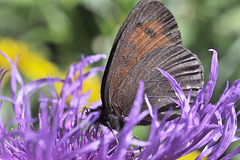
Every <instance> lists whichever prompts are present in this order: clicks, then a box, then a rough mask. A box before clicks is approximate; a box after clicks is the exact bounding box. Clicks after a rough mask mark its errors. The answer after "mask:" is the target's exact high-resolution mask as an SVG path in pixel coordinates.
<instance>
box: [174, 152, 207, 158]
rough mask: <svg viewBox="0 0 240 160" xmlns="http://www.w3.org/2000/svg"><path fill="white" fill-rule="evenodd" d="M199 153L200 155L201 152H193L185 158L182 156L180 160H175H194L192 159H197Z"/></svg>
mask: <svg viewBox="0 0 240 160" xmlns="http://www.w3.org/2000/svg"><path fill="white" fill-rule="evenodd" d="M200 153H201V152H199V151H193V152H191V153H189V154H187V155H186V156H183V157H181V158H178V159H177V160H194V159H196V158H197V156H199V155H200ZM202 160H207V158H206V157H205V158H202Z"/></svg>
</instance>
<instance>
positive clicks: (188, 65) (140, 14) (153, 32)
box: [99, 0, 203, 131]
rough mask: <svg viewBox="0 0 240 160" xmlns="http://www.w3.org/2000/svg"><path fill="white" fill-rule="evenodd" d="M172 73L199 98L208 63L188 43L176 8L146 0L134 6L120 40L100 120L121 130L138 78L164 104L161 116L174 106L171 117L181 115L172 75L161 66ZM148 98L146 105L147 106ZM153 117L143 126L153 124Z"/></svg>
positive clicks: (111, 62)
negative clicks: (178, 19) (181, 28)
mask: <svg viewBox="0 0 240 160" xmlns="http://www.w3.org/2000/svg"><path fill="white" fill-rule="evenodd" d="M156 67H159V68H161V69H163V70H165V71H167V72H168V73H169V74H171V75H172V76H173V77H174V78H175V79H176V80H177V82H178V83H180V84H181V87H182V89H183V91H184V92H185V94H186V95H187V94H188V93H189V91H190V90H192V98H194V97H195V96H196V94H197V92H198V90H199V89H201V88H202V87H203V67H202V65H201V62H200V61H199V59H198V58H197V56H196V55H195V54H193V53H191V52H190V51H189V50H187V49H185V48H184V47H183V46H182V40H181V33H180V31H179V29H178V25H177V22H176V20H175V18H174V17H173V15H172V13H171V12H170V11H169V10H168V9H167V8H166V7H165V6H164V5H163V4H162V3H160V2H159V1H158V0H140V1H139V2H138V3H137V4H136V6H135V7H134V8H133V9H132V11H131V12H130V14H129V15H128V17H127V18H126V20H125V21H124V23H123V24H122V26H121V28H120V30H119V31H118V34H117V36H116V38H115V40H114V43H113V47H112V50H111V53H110V56H109V59H108V62H107V66H106V69H105V72H104V76H103V79H102V87H101V98H102V103H103V104H102V107H100V108H99V109H101V114H100V117H99V122H100V123H102V124H103V125H106V126H107V127H109V128H110V129H116V130H118V131H119V130H121V128H122V127H123V125H124V117H127V116H128V114H129V112H130V110H131V107H132V105H133V102H134V99H135V96H136V93H137V90H138V83H137V82H138V81H139V80H142V81H143V82H144V93H146V94H147V96H148V99H149V101H150V103H151V105H152V106H158V108H159V110H158V116H159V120H161V119H162V118H163V116H164V115H165V113H166V112H167V111H168V110H169V109H170V108H171V107H173V108H174V109H173V111H172V112H171V115H170V117H169V120H170V119H174V118H176V117H178V116H179V115H180V114H181V110H180V108H176V104H175V103H174V102H173V101H172V100H171V99H170V97H171V98H176V96H175V92H174V90H173V88H172V86H171V85H170V83H169V82H168V80H167V79H166V78H165V77H164V76H163V75H162V74H161V73H160V72H159V71H158V70H157V69H156ZM146 109H147V105H146V103H145V102H144V103H143V105H142V110H146ZM150 123H151V117H150V116H148V117H146V118H144V119H143V120H142V121H141V122H140V123H139V125H148V124H150Z"/></svg>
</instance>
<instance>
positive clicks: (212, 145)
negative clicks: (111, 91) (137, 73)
mask: <svg viewBox="0 0 240 160" xmlns="http://www.w3.org/2000/svg"><path fill="white" fill-rule="evenodd" d="M211 51H213V59H212V69H211V74H210V77H209V81H208V83H207V85H206V86H205V87H204V88H203V89H202V90H201V91H200V92H199V93H198V95H197V97H196V99H195V101H194V102H193V104H190V96H191V94H189V96H188V97H186V96H185V95H184V92H183V90H182V89H181V87H180V85H179V84H178V83H177V82H176V80H175V79H174V78H173V77H171V75H169V74H168V73H167V72H165V71H163V70H161V69H158V70H159V71H160V72H161V73H162V74H163V75H164V76H165V77H166V78H167V79H168V80H169V82H170V83H171V85H172V87H173V88H174V90H175V93H176V95H177V97H178V99H176V100H174V101H175V102H176V103H177V105H178V106H179V107H181V111H182V114H181V116H180V117H179V118H177V119H174V120H172V121H167V118H168V116H169V115H170V113H171V110H169V112H168V114H166V115H165V117H164V118H163V119H162V121H161V122H158V117H157V112H158V111H157V108H152V107H151V104H150V103H149V102H148V99H147V95H143V89H144V87H143V86H144V84H143V83H142V82H139V90H138V93H137V96H136V99H135V102H134V104H133V107H132V109H131V111H130V113H129V116H128V117H126V118H125V121H126V123H125V125H124V127H123V129H122V130H121V131H120V132H119V133H118V135H117V137H115V135H114V134H113V133H112V132H111V131H110V130H109V129H108V128H106V127H104V126H101V125H100V124H98V123H96V120H97V119H98V116H99V115H100V113H99V111H96V112H91V113H89V114H84V112H82V110H83V109H84V107H85V106H86V105H89V106H90V107H91V108H96V107H98V106H99V105H101V101H97V102H95V103H90V104H89V103H87V101H88V99H89V97H90V92H86V93H85V92H83V91H82V88H83V82H84V81H85V80H86V79H88V78H90V77H92V76H94V75H95V74H97V73H98V72H99V71H102V70H103V67H98V68H94V69H91V70H90V71H89V72H87V73H84V72H83V68H84V67H86V66H87V65H89V64H92V63H94V62H96V61H98V60H100V59H102V58H104V57H105V56H104V55H96V56H89V57H86V58H85V57H82V61H80V62H79V63H77V64H76V65H73V66H70V69H69V72H68V74H67V76H66V78H65V79H64V80H62V79H59V78H45V79H39V80H36V81H33V82H30V83H28V84H24V82H23V80H22V78H21V75H20V74H19V72H18V70H17V67H16V65H15V64H14V63H13V62H12V61H11V59H10V58H8V57H7V56H6V55H5V54H3V53H1V54H2V55H3V56H4V57H5V58H6V59H7V60H8V62H9V63H10V65H11V69H12V70H11V97H7V96H3V95H1V96H0V99H1V103H0V107H2V106H3V105H4V104H5V103H7V102H9V103H11V105H12V107H13V110H14V114H15V119H14V120H12V121H11V122H9V123H8V124H6V125H4V124H3V122H2V118H1V117H0V158H1V159H22V160H24V159H39V160H41V159H44V160H45V159H73V158H75V159H177V158H179V157H182V156H184V155H186V154H188V153H190V152H192V151H195V150H197V149H200V148H204V149H203V151H202V153H201V154H200V155H199V156H198V157H197V159H201V158H203V157H206V156H209V159H218V158H219V157H220V156H221V155H222V154H223V153H224V151H225V150H226V149H227V147H228V146H229V145H230V144H231V143H232V142H234V141H236V140H238V139H239V136H237V135H236V131H237V114H236V111H235V106H234V104H235V103H236V101H237V100H238V99H239V97H240V80H237V81H235V82H234V83H233V84H232V85H231V87H229V85H228V83H227V87H226V89H225V91H224V93H223V94H222V96H221V97H220V99H219V101H218V102H217V103H216V104H211V103H209V101H210V99H211V96H212V93H213V89H214V87H215V83H216V80H217V71H218V61H217V53H216V51H214V50H211ZM5 74H6V71H5V70H3V69H2V70H0V75H1V78H0V80H2V79H3V77H4V75H5ZM54 83H63V87H62V90H61V94H60V96H58V95H57V93H56V91H55V89H54V87H53V84H54ZM44 86H45V88H46V87H48V92H49V93H50V96H46V95H45V94H42V92H40V91H39V89H40V88H42V87H44ZM18 88H20V89H19V90H18ZM39 92H40V93H39ZM34 94H39V95H40V96H39V114H38V117H32V113H31V107H32V106H31V103H30V99H31V97H32V96H33V95H34ZM69 96H71V100H70V102H68V101H66V100H67V98H68V97H69ZM143 96H145V99H146V103H147V104H148V107H149V110H147V111H144V112H141V104H142V101H143ZM148 114H150V115H151V117H152V123H151V130H150V134H149V139H148V141H141V140H137V139H134V138H133V133H132V129H133V127H134V126H136V125H137V124H138V123H139V122H140V121H141V120H142V119H143V118H144V117H145V116H147V115H148ZM10 124H15V126H17V127H15V128H12V129H11V130H8V127H9V125H10ZM116 138H117V139H118V140H116ZM133 146H136V147H133ZM139 147H141V148H139ZM239 152H240V149H239V148H237V149H236V150H235V151H234V152H232V153H230V154H229V155H227V156H225V157H224V158H223V159H229V158H231V157H233V156H235V155H236V154H238V153H239Z"/></svg>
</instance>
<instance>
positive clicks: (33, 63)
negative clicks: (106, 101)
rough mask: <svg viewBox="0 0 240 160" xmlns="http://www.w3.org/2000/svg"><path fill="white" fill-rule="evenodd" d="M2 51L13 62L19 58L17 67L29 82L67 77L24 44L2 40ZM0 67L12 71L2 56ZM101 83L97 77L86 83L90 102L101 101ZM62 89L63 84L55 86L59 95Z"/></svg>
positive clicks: (85, 88)
mask: <svg viewBox="0 0 240 160" xmlns="http://www.w3.org/2000/svg"><path fill="white" fill-rule="evenodd" d="M0 50H1V51H2V52H4V53H5V54H7V55H8V56H9V57H10V58H11V59H12V60H13V61H14V60H15V59H16V58H18V61H17V67H18V69H19V71H20V72H21V74H22V75H24V76H25V77H27V78H28V79H29V80H36V79H39V78H46V77H47V76H49V77H59V78H64V77H65V75H66V72H61V71H60V70H59V69H58V66H57V64H55V63H53V62H50V61H48V59H47V58H46V57H45V56H44V54H42V53H38V52H35V51H32V50H31V49H30V48H29V46H28V45H27V44H26V43H24V42H18V41H15V40H13V39H9V38H5V39H2V40H0ZM0 67H4V68H7V69H10V65H9V63H8V62H7V61H6V59H4V58H3V57H2V56H0ZM100 83H101V82H100V80H99V78H98V77H97V76H95V77H92V78H89V79H88V80H87V81H85V83H84V85H83V92H86V91H88V90H91V91H92V94H91V97H90V99H89V102H95V101H97V100H99V99H100ZM61 87H62V85H61V84H56V85H55V88H56V90H57V92H58V94H59V92H60V90H61Z"/></svg>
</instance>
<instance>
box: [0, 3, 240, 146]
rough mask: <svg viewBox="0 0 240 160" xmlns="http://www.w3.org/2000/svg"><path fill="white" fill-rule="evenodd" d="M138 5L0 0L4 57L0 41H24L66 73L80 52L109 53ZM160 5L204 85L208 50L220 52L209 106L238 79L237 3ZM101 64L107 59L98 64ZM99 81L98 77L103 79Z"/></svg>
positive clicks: (239, 8) (239, 7)
mask: <svg viewBox="0 0 240 160" xmlns="http://www.w3.org/2000/svg"><path fill="white" fill-rule="evenodd" d="M137 2H138V0H0V22H1V23H0V50H2V48H4V47H5V50H4V52H5V53H7V54H8V50H9V53H10V52H11V50H12V47H6V45H5V43H3V41H4V40H6V39H11V41H14V43H16V44H19V45H20V46H22V43H24V45H27V47H28V48H29V50H31V51H32V52H33V54H37V55H38V56H40V57H44V59H45V60H47V61H49V62H50V63H51V64H54V65H55V66H57V68H58V69H59V72H64V71H65V69H66V68H67V67H68V65H69V64H71V63H74V62H77V61H79V60H80V59H81V55H82V54H84V55H92V54H99V53H103V54H107V55H108V54H109V52H110V49H111V45H112V42H113V40H114V37H115V35H116V33H117V31H118V29H119V27H120V26H121V24H122V22H123V21H124V20H125V18H126V16H127V15H128V13H129V12H130V10H131V9H132V7H133V6H134V5H135V4H136V3H137ZM162 2H163V3H164V5H165V6H166V7H167V8H168V9H169V10H170V11H171V12H172V13H173V14H174V16H175V18H176V20H177V22H178V26H179V28H180V30H181V33H182V39H183V45H184V47H186V48H188V49H190V50H191V51H192V52H193V53H195V54H197V55H198V57H199V59H200V60H201V62H202V64H203V66H204V70H205V82H207V80H208V76H209V72H210V65H211V57H212V54H211V52H208V49H210V48H212V49H215V50H217V51H218V57H219V75H218V81H217V85H216V88H215V90H214V97H213V99H212V102H213V103H214V102H216V101H217V100H218V98H219V96H220V95H221V93H222V91H223V90H224V88H225V85H226V81H227V80H229V81H230V83H232V82H233V81H235V80H236V79H239V78H240V69H239V68H240V1H239V0H181V1H177V0H162ZM4 45H5V46H4ZM16 54H18V53H16ZM23 64H26V63H23ZM105 64H106V60H105V61H102V64H100V63H98V64H97V65H98V66H99V65H105ZM26 72H28V74H31V72H29V71H26ZM32 74H34V73H32ZM57 75H58V74H57ZM99 77H100V79H101V75H99ZM238 145H239V144H236V146H238ZM236 146H233V147H234V148H236ZM230 150H232V149H231V148H230Z"/></svg>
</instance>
